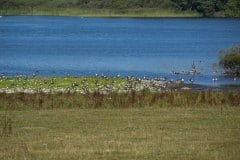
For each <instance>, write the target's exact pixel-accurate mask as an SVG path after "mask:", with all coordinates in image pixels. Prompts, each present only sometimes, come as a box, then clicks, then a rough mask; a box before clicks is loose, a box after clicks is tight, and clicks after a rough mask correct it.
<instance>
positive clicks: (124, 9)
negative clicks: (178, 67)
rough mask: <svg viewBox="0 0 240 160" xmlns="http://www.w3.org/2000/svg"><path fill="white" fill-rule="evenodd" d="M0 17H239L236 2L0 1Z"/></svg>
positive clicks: (212, 0) (214, 0)
mask: <svg viewBox="0 0 240 160" xmlns="http://www.w3.org/2000/svg"><path fill="white" fill-rule="evenodd" d="M0 14H1V15H66V16H67V15H70V16H71V15H72V16H74V15H76V16H109V17H111V16H112V17H114V16H123V17H240V1H239V0H208V1H206V0H114V1H113V0H68V1H65V0H38V1H33V0H0Z"/></svg>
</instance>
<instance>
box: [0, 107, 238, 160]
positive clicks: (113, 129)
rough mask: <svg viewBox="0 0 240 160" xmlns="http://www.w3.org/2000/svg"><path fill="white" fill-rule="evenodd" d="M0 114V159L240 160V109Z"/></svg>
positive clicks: (35, 111)
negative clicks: (3, 120) (0, 130)
mask: <svg viewBox="0 0 240 160" xmlns="http://www.w3.org/2000/svg"><path fill="white" fill-rule="evenodd" d="M221 108H222V107H220V106H216V107H197V108H196V107H190V108H188V107H184V106H182V107H181V108H175V107H169V108H151V107H150V108H141V109H137V108H134V109H133V108H131V109H55V110H27V111H7V112H5V111H0V115H1V117H4V116H8V117H9V118H11V127H12V130H11V133H9V134H8V135H2V136H1V137H0V159H2V160H12V159H15V160H20V159H26V160H30V159H34V160H35V159H36V160H40V159H44V160H48V159H51V160H54V159H56V160H63V159H64V160H66V159H69V160H75V159H76V160H78V159H84V160H88V159H89V160H94V159H99V160H101V159H102V160H108V159H109V160H112V159H118V160H121V159H122V160H127V159H131V160H133V159H137V160H154V159H156V160H157V159H169V160H170V159H171V160H172V159H183V160H186V159H199V160H200V159H201V160H207V159H209V160H213V159H216V160H228V159H229V160H230V159H232V160H236V159H240V134H239V133H240V108H239V107H223V108H222V109H221Z"/></svg>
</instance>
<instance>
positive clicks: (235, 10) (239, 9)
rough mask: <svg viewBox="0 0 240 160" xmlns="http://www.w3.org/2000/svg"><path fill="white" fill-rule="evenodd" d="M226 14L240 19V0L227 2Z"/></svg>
mask: <svg viewBox="0 0 240 160" xmlns="http://www.w3.org/2000/svg"><path fill="white" fill-rule="evenodd" d="M227 13H228V14H229V15H230V16H233V17H240V0H228V2H227Z"/></svg>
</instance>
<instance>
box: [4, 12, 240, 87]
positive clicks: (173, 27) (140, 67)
mask: <svg viewBox="0 0 240 160" xmlns="http://www.w3.org/2000/svg"><path fill="white" fill-rule="evenodd" d="M234 44H240V19H230V18H226V19H225V18H212V19H205V18H86V17H53V16H6V17H1V18H0V73H1V74H2V75H6V76H14V75H19V74H23V75H32V74H37V75H39V76H64V75H77V76H78V75H95V74H96V73H97V74H105V75H111V76H113V75H118V74H120V75H121V76H126V75H133V76H137V77H143V76H147V77H149V78H151V77H154V76H161V77H168V78H172V79H178V78H185V79H186V81H188V79H190V78H192V79H194V80H195V83H198V84H207V85H218V84H240V78H238V79H237V80H234V79H233V78H232V77H224V76H221V75H218V74H216V73H213V67H212V66H213V64H214V63H216V62H217V59H218V55H217V53H218V51H220V50H221V49H226V48H229V47H231V46H232V45H234ZM193 63H194V65H195V66H196V67H197V68H198V69H200V70H201V74H200V75H181V74H180V75H173V74H172V73H171V71H172V70H176V71H180V70H189V69H190V67H191V66H192V64H193ZM213 77H218V81H217V82H213V81H212V78H213Z"/></svg>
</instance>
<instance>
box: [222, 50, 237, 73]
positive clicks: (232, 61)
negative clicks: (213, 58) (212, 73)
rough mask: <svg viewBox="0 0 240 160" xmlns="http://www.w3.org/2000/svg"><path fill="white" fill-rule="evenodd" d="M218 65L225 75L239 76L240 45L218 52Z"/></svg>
mask: <svg viewBox="0 0 240 160" xmlns="http://www.w3.org/2000/svg"><path fill="white" fill-rule="evenodd" d="M219 65H220V66H221V67H222V68H223V70H224V73H225V74H227V75H233V76H240V45H237V46H233V47H231V48H229V49H226V50H222V51H220V59H219Z"/></svg>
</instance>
